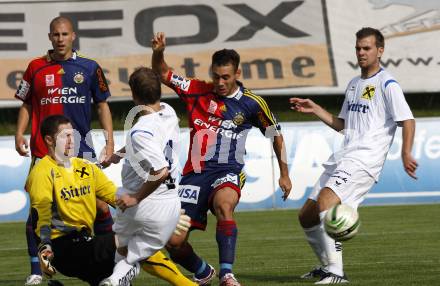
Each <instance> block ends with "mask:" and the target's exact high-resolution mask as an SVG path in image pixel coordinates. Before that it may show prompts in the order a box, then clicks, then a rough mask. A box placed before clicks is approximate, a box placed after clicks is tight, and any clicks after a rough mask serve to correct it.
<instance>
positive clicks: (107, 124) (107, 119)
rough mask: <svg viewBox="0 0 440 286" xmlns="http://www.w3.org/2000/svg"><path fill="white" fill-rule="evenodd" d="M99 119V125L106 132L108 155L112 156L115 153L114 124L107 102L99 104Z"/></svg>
mask: <svg viewBox="0 0 440 286" xmlns="http://www.w3.org/2000/svg"><path fill="white" fill-rule="evenodd" d="M98 117H99V123H100V124H101V127H102V129H104V130H105V133H106V134H104V135H105V141H106V155H107V156H110V155H111V154H113V151H114V145H115V143H114V139H113V122H112V113H111V111H110V107H109V106H108V103H107V101H102V102H99V103H98Z"/></svg>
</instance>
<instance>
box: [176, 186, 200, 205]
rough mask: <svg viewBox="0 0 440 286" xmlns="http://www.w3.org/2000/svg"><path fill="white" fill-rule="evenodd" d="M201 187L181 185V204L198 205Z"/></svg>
mask: <svg viewBox="0 0 440 286" xmlns="http://www.w3.org/2000/svg"><path fill="white" fill-rule="evenodd" d="M199 193H200V187H198V186H193V185H180V186H179V191H178V194H179V197H180V201H181V202H185V203H190V204H197V202H198V201H199Z"/></svg>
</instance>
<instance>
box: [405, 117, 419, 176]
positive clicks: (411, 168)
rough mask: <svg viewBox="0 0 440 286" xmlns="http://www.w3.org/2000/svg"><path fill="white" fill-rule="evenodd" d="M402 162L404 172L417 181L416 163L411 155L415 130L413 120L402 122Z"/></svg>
mask: <svg viewBox="0 0 440 286" xmlns="http://www.w3.org/2000/svg"><path fill="white" fill-rule="evenodd" d="M402 125H403V126H402V127H403V129H402V141H403V143H402V162H403V168H404V169H405V172H406V173H407V174H408V175H409V176H410V177H411V178H413V179H417V176H416V169H417V166H418V163H417V161H416V160H415V159H414V158H413V156H412V155H411V150H412V146H413V143H414V134H415V130H416V122H415V120H414V119H408V120H405V121H403V122H402Z"/></svg>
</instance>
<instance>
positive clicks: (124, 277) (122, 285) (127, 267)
mask: <svg viewBox="0 0 440 286" xmlns="http://www.w3.org/2000/svg"><path fill="white" fill-rule="evenodd" d="M139 271H140V265H139V262H136V263H135V264H134V265H132V264H129V263H128V262H127V260H126V259H122V260H121V261H119V262H118V263H117V264H116V265H115V267H114V268H113V274H112V275H111V276H110V277H109V279H110V280H111V281H112V284H113V285H119V286H129V285H130V281H131V280H133V279H134V278H135V277H136V276H138V274H139Z"/></svg>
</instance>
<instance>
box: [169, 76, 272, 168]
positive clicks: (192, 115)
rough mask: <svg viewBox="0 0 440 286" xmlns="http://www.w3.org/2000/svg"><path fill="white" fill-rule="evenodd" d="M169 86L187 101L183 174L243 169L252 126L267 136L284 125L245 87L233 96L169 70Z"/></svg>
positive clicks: (258, 97)
mask: <svg viewBox="0 0 440 286" xmlns="http://www.w3.org/2000/svg"><path fill="white" fill-rule="evenodd" d="M168 82H169V83H170V84H169V85H170V87H171V88H173V89H174V91H175V92H176V93H177V95H179V97H180V98H181V99H182V100H183V101H184V102H185V103H186V109H187V112H188V120H189V127H190V129H191V133H190V146H189V151H188V160H187V161H186V164H185V167H184V169H183V175H186V174H188V173H190V172H196V173H200V172H201V171H202V170H210V169H218V168H225V169H230V170H234V171H237V172H238V171H240V170H241V169H242V168H243V165H244V161H243V156H244V155H245V152H246V151H245V142H246V137H247V134H248V132H249V131H250V129H251V128H252V126H255V127H257V128H259V129H260V131H261V132H262V133H263V134H264V135H265V136H266V137H268V138H272V137H273V136H276V135H278V134H279V132H280V130H281V128H280V126H279V124H278V123H277V121H276V119H275V116H274V115H273V114H272V112H271V111H270V109H269V107H268V105H267V103H266V101H265V100H264V99H263V98H261V97H260V96H257V95H255V94H254V93H252V92H251V91H250V90H249V89H247V88H244V87H243V86H242V84H241V83H240V82H238V84H239V88H238V90H237V91H236V92H235V93H234V94H233V95H231V96H227V97H224V96H219V95H217V94H215V93H214V92H213V84H212V83H208V82H205V81H201V80H197V79H186V78H184V77H181V76H179V75H176V74H174V73H173V72H171V71H170V72H169V73H168Z"/></svg>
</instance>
